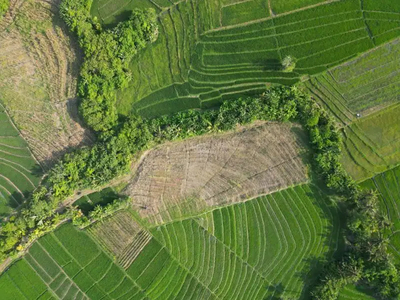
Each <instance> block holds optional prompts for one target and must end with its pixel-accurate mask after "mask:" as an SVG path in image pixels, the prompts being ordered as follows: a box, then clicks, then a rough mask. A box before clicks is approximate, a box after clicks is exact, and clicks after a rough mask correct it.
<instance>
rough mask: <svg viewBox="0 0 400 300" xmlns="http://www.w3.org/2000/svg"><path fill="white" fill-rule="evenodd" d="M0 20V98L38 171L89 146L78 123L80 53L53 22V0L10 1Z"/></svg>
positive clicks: (55, 20)
mask: <svg viewBox="0 0 400 300" xmlns="http://www.w3.org/2000/svg"><path fill="white" fill-rule="evenodd" d="M11 2H12V3H11V10H10V11H9V12H8V13H7V14H6V16H5V17H4V18H3V20H2V21H1V22H0V70H1V72H0V100H1V101H2V102H3V103H4V105H5V106H6V109H7V111H8V112H9V114H10V115H11V117H12V119H13V121H14V123H15V124H16V126H17V127H18V128H19V129H20V131H21V134H22V136H23V138H24V139H25V140H26V141H27V142H28V144H29V147H30V148H31V150H32V152H33V154H34V155H35V157H36V158H37V159H38V161H39V162H40V164H41V165H42V167H43V168H44V169H48V168H49V167H50V166H51V165H52V163H53V162H54V161H55V160H57V158H59V157H60V156H61V155H62V154H64V153H65V152H66V151H67V150H68V149H70V148H73V147H76V146H79V145H82V144H85V143H90V141H91V134H90V133H89V132H87V131H86V130H85V129H84V128H83V127H82V126H81V124H80V120H79V118H78V113H77V103H76V102H77V100H76V98H75V97H76V82H77V80H76V79H77V76H78V73H79V63H80V55H79V53H77V51H76V49H77V45H75V43H74V41H71V39H70V38H69V37H68V35H67V30H66V28H65V25H63V23H62V21H61V20H60V19H59V18H58V6H59V0H55V1H41V0H34V1H18V0H17V1H11Z"/></svg>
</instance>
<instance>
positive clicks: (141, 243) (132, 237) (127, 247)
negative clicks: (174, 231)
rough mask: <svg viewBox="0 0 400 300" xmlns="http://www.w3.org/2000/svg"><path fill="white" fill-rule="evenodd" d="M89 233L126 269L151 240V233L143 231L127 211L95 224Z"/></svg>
mask: <svg viewBox="0 0 400 300" xmlns="http://www.w3.org/2000/svg"><path fill="white" fill-rule="evenodd" d="M88 232H89V233H90V235H91V236H92V237H93V238H94V239H95V240H96V241H97V242H98V243H99V244H100V245H102V247H103V248H104V249H106V250H107V251H108V252H109V253H111V255H113V256H114V257H115V258H116V259H117V261H118V262H119V264H120V265H121V266H122V267H124V268H128V267H129V266H130V265H131V263H132V262H133V261H134V260H135V258H136V257H137V256H138V255H139V253H140V252H141V251H142V249H143V248H144V247H145V246H146V245H147V243H148V242H149V241H150V239H151V235H150V233H149V232H148V231H145V230H143V229H142V227H141V226H140V225H139V224H138V223H136V222H135V220H134V219H133V218H132V215H131V214H130V213H129V212H127V211H122V212H118V213H116V214H114V215H113V216H111V217H109V218H107V219H106V220H104V221H102V222H97V223H95V224H94V225H92V226H91V227H90V228H89V229H88Z"/></svg>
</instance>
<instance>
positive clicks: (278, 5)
mask: <svg viewBox="0 0 400 300" xmlns="http://www.w3.org/2000/svg"><path fill="white" fill-rule="evenodd" d="M322 2H325V0H285V1H282V0H271V9H272V11H273V12H274V13H275V14H280V13H283V12H288V11H293V10H296V9H299V8H302V7H307V6H310V5H316V4H319V3H322Z"/></svg>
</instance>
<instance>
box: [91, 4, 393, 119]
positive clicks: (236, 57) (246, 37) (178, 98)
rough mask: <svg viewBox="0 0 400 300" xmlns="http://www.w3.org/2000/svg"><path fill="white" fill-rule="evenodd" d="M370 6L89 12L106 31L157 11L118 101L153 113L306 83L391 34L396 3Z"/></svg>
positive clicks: (104, 8) (112, 7) (118, 7)
mask: <svg viewBox="0 0 400 300" xmlns="http://www.w3.org/2000/svg"><path fill="white" fill-rule="evenodd" d="M373 2H374V1H373V0H367V1H361V2H360V1H359V0H345V1H325V2H323V1H316V0H309V1H296V0H292V1H266V0H253V1H245V2H237V1H229V0H218V1H211V0H206V1H203V0H202V1H199V0H184V1H167V0H157V1H149V0H145V1H140V2H139V1H128V2H126V1H110V0H96V1H94V4H93V7H92V13H93V15H95V16H98V17H99V19H101V20H102V21H103V23H104V24H106V25H107V24H108V25H111V26H112V24H115V22H116V21H120V20H123V19H125V18H126V17H127V15H128V14H129V10H131V9H133V8H135V7H139V8H145V7H152V8H154V9H156V10H157V11H158V12H159V26H160V35H159V39H158V41H157V42H156V43H154V44H152V45H150V46H149V47H147V48H146V49H145V50H143V51H141V52H140V53H139V55H138V56H137V57H136V58H135V59H134V61H133V62H132V65H131V71H132V73H133V78H135V80H133V81H132V83H131V86H130V87H129V88H128V89H126V90H124V91H121V93H120V95H119V103H118V110H119V112H120V113H123V114H127V113H129V112H130V111H131V110H132V109H133V110H136V111H138V112H139V113H141V114H142V115H144V116H154V115H160V114H164V113H170V112H174V111H179V110H184V109H188V108H195V107H201V108H207V107H211V106H215V105H217V104H218V103H220V102H221V101H222V100H224V99H230V98H232V97H237V96H239V95H243V94H254V93H259V92H260V91H262V90H263V89H265V87H266V84H271V83H280V84H293V83H295V82H298V81H299V80H306V79H307V78H308V75H314V74H317V73H319V72H322V71H325V70H327V68H329V67H332V66H335V65H338V64H340V63H342V62H343V61H346V60H349V59H351V58H352V57H354V56H356V55H358V54H359V53H362V52H364V51H366V50H369V49H372V48H373V47H374V46H376V45H378V44H381V43H383V42H385V41H388V40H390V39H392V38H394V37H395V36H398V35H399V34H400V32H399V28H400V23H399V22H398V16H399V15H400V8H399V7H398V4H395V3H392V2H393V1H392V2H384V3H385V4H386V6H384V5H376V4H374V3H373ZM375 2H376V1H375ZM387 8H389V9H390V11H391V12H392V13H391V14H390V13H384V12H381V11H386V9H387ZM396 12H398V13H396ZM286 55H292V56H294V57H295V58H296V59H297V65H296V69H295V70H294V72H292V73H285V72H282V71H281V70H280V61H281V60H282V58H283V57H285V56H286ZM166 57H167V58H168V59H165V58H166Z"/></svg>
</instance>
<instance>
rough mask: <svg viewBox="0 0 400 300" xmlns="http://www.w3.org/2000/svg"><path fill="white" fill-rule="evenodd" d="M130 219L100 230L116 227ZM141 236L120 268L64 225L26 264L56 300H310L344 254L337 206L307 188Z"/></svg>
mask: <svg viewBox="0 0 400 300" xmlns="http://www.w3.org/2000/svg"><path fill="white" fill-rule="evenodd" d="M127 216H128V215H127V214H125V215H124V216H123V217H121V214H117V215H116V216H115V217H116V218H114V217H112V218H110V219H108V220H106V223H105V224H107V225H110V226H111V227H113V226H114V227H113V228H116V227H115V226H120V225H121V224H122V223H121V218H122V219H125V220H124V221H123V222H125V223H124V224H127V222H128V220H127V219H126V217H127ZM107 222H109V223H107ZM113 222H115V224H120V225H112V223H113ZM128 223H129V222H128ZM129 226H130V225H128V227H129ZM106 227H108V226H106ZM106 227H103V229H104V228H106ZM141 229H142V230H143V229H145V228H143V227H142V228H141ZM90 230H92V229H90ZM148 230H149V231H148V232H149V234H151V238H150V240H149V241H148V242H147V243H146V244H145V246H144V247H140V250H141V251H140V250H139V251H140V253H138V255H137V256H136V257H135V259H134V260H133V261H132V263H131V264H130V265H129V266H127V267H126V268H125V269H124V268H122V267H120V266H118V264H116V263H115V262H113V261H112V259H110V257H109V256H108V255H107V254H106V252H104V251H103V250H102V248H100V247H99V245H98V244H97V243H96V242H94V241H93V240H92V239H91V236H93V235H92V234H90V235H87V234H86V233H85V232H84V231H80V230H77V229H75V228H74V227H73V226H72V225H71V224H66V225H63V226H61V227H60V228H59V229H58V230H56V231H55V232H54V233H50V234H47V235H46V236H44V237H42V238H40V239H39V240H38V241H37V242H36V243H35V244H34V245H33V246H32V247H31V248H30V249H29V252H28V254H26V255H25V257H24V259H23V263H24V264H26V265H27V266H30V268H32V269H33V270H35V272H36V273H37V275H36V277H35V278H39V277H40V278H41V280H42V281H43V282H42V285H41V286H44V285H45V284H46V285H47V287H48V293H52V294H53V295H55V296H56V298H59V299H75V298H76V299H117V298H118V299H151V300H152V299H159V300H165V299H171V300H178V299H182V300H186V299H191V300H195V299H199V300H200V299H201V300H204V299H238V300H246V299H275V297H278V296H279V297H292V298H293V297H294V298H296V299H307V287H308V285H309V284H311V283H312V282H313V280H315V276H316V274H317V270H318V268H319V264H320V263H321V262H323V261H325V260H326V259H329V258H330V257H331V256H332V255H333V254H334V253H335V252H336V251H340V249H341V244H340V239H339V236H340V230H341V229H340V223H339V211H338V208H337V207H336V206H335V205H334V204H333V202H331V201H329V199H327V198H326V197H325V196H323V195H322V193H321V192H320V191H319V190H318V189H317V188H315V187H313V186H312V185H300V186H296V187H294V188H289V189H287V190H284V191H281V192H277V193H274V194H271V195H268V196H264V197H260V198H256V199H252V200H249V201H247V202H243V203H240V204H233V205H230V206H226V207H223V208H217V209H214V210H212V211H209V212H207V213H204V214H201V215H198V216H196V217H194V218H188V219H181V220H178V221H173V222H171V223H168V224H165V225H161V226H155V227H151V228H148ZM109 233H110V234H114V235H115V238H114V240H116V239H118V238H120V239H123V238H124V237H126V236H125V233H123V232H122V231H120V230H115V231H113V230H110V231H109ZM95 240H96V241H97V238H95ZM15 268H18V264H15V265H13V266H12V267H11V268H10V269H9V270H8V271H7V272H6V273H4V274H3V275H2V276H1V277H0V284H1V285H2V287H3V288H5V289H13V288H14V286H13V285H12V283H11V282H10V281H9V280H8V279H7V278H8V274H11V273H12V272H15V271H14V269H15ZM38 287H40V285H38ZM42 290H43V291H42ZM283 290H284V292H283ZM40 291H42V292H43V293H45V292H46V289H44V288H43V289H40Z"/></svg>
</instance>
